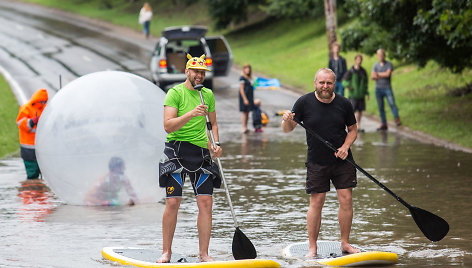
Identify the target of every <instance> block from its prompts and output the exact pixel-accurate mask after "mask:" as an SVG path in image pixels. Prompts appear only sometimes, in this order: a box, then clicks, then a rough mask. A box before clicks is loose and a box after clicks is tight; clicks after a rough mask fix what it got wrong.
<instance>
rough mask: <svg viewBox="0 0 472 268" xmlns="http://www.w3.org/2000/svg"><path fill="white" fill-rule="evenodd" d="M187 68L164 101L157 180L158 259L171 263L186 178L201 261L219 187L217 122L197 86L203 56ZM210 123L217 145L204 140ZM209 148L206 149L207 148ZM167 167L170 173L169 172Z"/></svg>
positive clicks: (208, 95) (208, 94)
mask: <svg viewBox="0 0 472 268" xmlns="http://www.w3.org/2000/svg"><path fill="white" fill-rule="evenodd" d="M187 58H188V59H189V60H188V61H187V65H186V68H185V74H186V75H187V80H185V82H184V83H182V84H179V85H177V86H175V87H173V88H171V89H170V90H169V91H168V92H167V95H166V98H165V100H164V129H165V131H166V132H167V133H168V135H167V142H166V149H165V151H164V155H163V159H161V163H160V165H159V167H160V172H159V173H160V177H159V184H160V186H161V187H165V188H166V197H167V198H166V208H165V211H164V215H163V218H162V238H163V251H162V256H161V257H160V258H159V259H158V260H157V262H160V263H162V262H169V261H170V258H171V255H172V249H171V248H172V240H173V237H174V231H175V227H176V224H177V212H178V210H179V207H180V203H181V200H182V187H183V184H184V182H185V179H186V178H187V177H189V178H190V182H191V184H192V187H193V190H194V193H195V196H196V199H197V206H198V220H197V229H198V237H199V251H200V252H199V259H200V261H201V262H208V261H213V259H212V258H211V257H210V256H209V255H208V246H209V244H210V234H211V224H212V205H213V198H212V194H213V188H214V187H219V185H220V184H221V181H218V178H219V171H218V169H217V168H216V169H215V168H214V167H215V165H214V163H213V162H212V160H211V157H210V150H211V151H212V153H213V155H214V156H215V157H220V156H221V154H222V152H223V151H222V149H221V147H220V146H219V142H218V141H219V137H218V124H217V122H216V111H215V96H214V95H213V92H212V91H211V90H210V89H207V88H202V90H201V93H202V95H203V99H204V100H205V104H206V105H203V104H202V103H201V99H200V95H199V92H198V91H197V90H196V89H194V87H195V86H196V85H199V84H203V81H204V80H205V71H209V70H208V68H207V66H206V64H205V55H202V56H201V57H199V58H198V57H191V56H190V55H187ZM206 115H208V116H209V118H210V122H211V125H212V132H213V136H214V137H215V141H216V144H217V146H216V148H213V146H212V145H211V143H210V141H209V140H208V138H207V133H206V118H205V116H206ZM209 149H210V150H209ZM169 170H170V172H169Z"/></svg>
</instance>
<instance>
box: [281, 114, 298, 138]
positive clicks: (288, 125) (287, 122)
mask: <svg viewBox="0 0 472 268" xmlns="http://www.w3.org/2000/svg"><path fill="white" fill-rule="evenodd" d="M294 115H295V114H294V113H292V112H290V111H287V112H285V113H284V115H283V116H282V130H283V132H285V133H288V132H291V131H292V130H294V129H295V127H296V126H297V122H295V121H293V116H294Z"/></svg>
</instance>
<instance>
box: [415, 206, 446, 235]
mask: <svg viewBox="0 0 472 268" xmlns="http://www.w3.org/2000/svg"><path fill="white" fill-rule="evenodd" d="M409 210H410V213H411V216H413V219H414V220H415V222H416V225H418V227H419V228H420V230H421V232H423V234H424V235H425V236H426V237H427V238H428V239H429V240H431V241H433V242H437V241H439V240H441V239H443V238H444V237H445V236H446V234H447V232H449V224H448V223H447V222H446V221H445V220H444V219H443V218H441V217H439V216H437V215H434V214H433V213H431V212H429V211H426V210H424V209H421V208H417V207H413V206H411V207H409Z"/></svg>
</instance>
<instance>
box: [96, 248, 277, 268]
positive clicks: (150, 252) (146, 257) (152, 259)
mask: <svg viewBox="0 0 472 268" xmlns="http://www.w3.org/2000/svg"><path fill="white" fill-rule="evenodd" d="M102 256H103V257H104V258H105V259H108V260H110V261H114V262H118V263H121V264H124V265H132V266H137V267H166V268H170V267H225V268H226V267H234V268H236V267H280V264H279V263H277V262H275V261H273V260H266V259H254V260H231V261H215V262H198V259H197V258H193V257H185V256H180V255H178V254H172V258H171V261H170V263H156V260H157V259H158V258H159V257H160V256H161V252H160V251H158V250H157V249H144V248H133V247H105V248H103V249H102Z"/></svg>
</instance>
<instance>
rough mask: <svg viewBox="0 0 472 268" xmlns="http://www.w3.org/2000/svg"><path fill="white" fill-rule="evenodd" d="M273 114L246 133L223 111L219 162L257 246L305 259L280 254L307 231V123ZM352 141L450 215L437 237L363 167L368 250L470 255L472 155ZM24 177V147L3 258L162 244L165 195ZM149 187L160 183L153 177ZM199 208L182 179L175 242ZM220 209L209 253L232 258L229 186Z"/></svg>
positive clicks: (360, 190)
mask: <svg viewBox="0 0 472 268" xmlns="http://www.w3.org/2000/svg"><path fill="white" fill-rule="evenodd" d="M217 109H218V106H217ZM277 119H278V118H277ZM222 121H225V122H226V121H227V118H222ZM277 121H278V120H276V118H275V117H274V118H273V120H272V122H271V123H270V126H269V127H267V128H265V129H264V132H263V133H251V134H248V135H242V134H239V125H238V124H237V122H234V124H227V123H220V124H221V126H220V128H221V129H222V131H221V140H222V143H223V148H224V151H225V153H224V157H223V158H222V164H223V167H224V169H225V174H226V176H227V180H228V184H229V186H230V191H231V196H232V201H233V205H234V207H235V212H236V216H237V218H238V221H239V222H240V225H241V230H243V232H244V233H245V234H246V235H247V236H248V237H249V238H250V239H251V241H252V242H253V243H254V245H255V247H256V249H257V251H258V255H259V257H260V258H269V259H273V260H276V261H278V262H279V263H281V264H282V266H283V267H300V265H301V264H300V263H297V262H294V261H292V260H287V259H284V258H283V257H282V255H281V251H282V249H283V248H284V247H285V246H286V245H288V244H289V243H293V242H300V241H304V240H306V239H307V236H306V230H305V216H306V210H307V203H308V196H307V195H306V194H305V193H304V178H305V168H304V162H305V146H306V145H305V143H304V133H303V131H301V129H300V128H299V129H297V130H296V131H295V132H294V133H291V134H289V135H287V134H283V133H281V131H280V129H279V128H278V122H277ZM226 124H227V125H226ZM353 153H354V156H355V158H356V160H357V163H358V164H359V165H360V166H362V167H363V168H364V169H366V170H367V171H368V172H369V173H371V174H372V175H373V176H374V177H376V178H377V179H379V180H380V181H381V182H382V183H384V184H385V185H387V187H389V188H390V189H391V190H392V191H394V192H395V193H396V194H398V195H400V196H401V197H402V198H403V199H405V200H406V201H407V202H409V203H410V204H412V205H414V206H417V207H421V208H423V209H426V210H428V211H431V212H433V213H435V214H438V215H440V216H442V217H444V218H445V219H446V220H447V221H448V222H449V224H450V227H451V230H450V232H449V234H448V235H447V236H446V237H445V238H444V239H443V240H442V241H440V242H438V243H431V242H429V241H428V240H427V239H426V238H425V237H424V236H423V235H422V233H421V232H420V230H419V229H418V228H417V226H416V224H415V223H414V221H413V219H412V218H411V216H410V214H409V212H408V210H407V209H406V208H405V207H403V206H402V205H401V204H400V203H399V202H397V201H396V200H394V199H393V198H392V197H391V196H390V195H388V194H387V193H386V192H385V191H384V190H382V189H381V188H380V187H378V186H377V185H375V184H374V183H373V182H371V181H370V180H369V179H368V178H366V177H365V176H363V175H361V174H359V173H358V176H359V184H358V187H357V188H356V189H355V190H354V207H355V215H354V222H353V227H352V234H351V237H352V242H353V243H354V244H356V245H359V246H360V247H362V248H364V249H366V250H383V251H391V252H395V253H397V254H398V255H399V266H406V267H430V266H437V267H450V266H451V267H452V266H456V265H460V266H465V267H468V266H470V265H472V249H471V246H470V245H471V236H470V234H469V226H470V223H469V222H470V220H472V215H471V210H470V196H471V193H472V186H471V183H470V182H471V178H470V175H469V174H472V167H471V166H470V163H471V160H472V155H470V154H467V153H462V152H456V151H450V150H447V149H444V148H441V147H436V146H431V145H428V144H422V143H418V142H416V141H413V140H410V139H406V138H403V137H402V136H400V135H398V134H396V133H388V134H387V135H382V134H380V133H376V132H367V133H364V134H363V135H362V136H360V137H359V138H358V140H357V141H356V143H355V145H354V146H353ZM24 177H25V174H24V168H23V165H22V163H21V161H20V159H5V160H2V161H1V167H0V178H1V180H2V184H1V186H0V195H1V197H2V200H3V201H2V203H1V205H0V206H1V209H0V211H1V212H0V213H1V216H0V224H1V226H2V229H1V230H0V237H1V239H2V244H3V245H4V248H3V250H2V251H0V266H2V265H3V266H6V267H114V266H113V264H111V263H109V262H107V261H104V260H102V258H101V255H100V249H101V248H102V247H105V246H134V247H146V248H154V249H160V245H161V215H162V213H163V208H164V205H163V202H160V203H157V204H140V205H137V206H134V207H104V208H95V207H82V206H70V205H65V204H62V203H61V202H60V200H57V199H56V198H55V197H54V196H53V194H51V193H50V194H43V195H42V196H41V198H38V197H36V198H34V195H27V194H23V195H22V196H18V194H19V191H18V188H19V187H20V186H21V181H22V179H23V178H24ZM154 187H156V191H158V189H157V182H156V185H155V186H154ZM32 196H33V197H32ZM337 204H338V203H337V199H336V194H335V192H334V191H331V192H330V193H329V194H328V195H327V200H326V204H325V208H324V210H323V222H322V228H321V233H320V239H323V240H338V239H339V228H338V224H337V206H338V205H337ZM196 210H197V208H196V204H195V201H194V197H193V193H192V192H191V188H190V187H186V189H185V193H184V199H183V202H182V207H181V210H180V214H179V222H178V224H177V231H176V237H175V241H174V248H173V249H174V252H179V253H181V254H186V255H189V256H195V254H197V252H198V245H197V234H196V224H195V223H196ZM213 215H214V224H213V234H212V240H211V244H210V253H211V255H212V256H214V257H215V258H216V259H218V260H224V259H232V257H231V242H232V235H233V232H234V227H233V220H232V218H231V214H230V211H229V206H228V204H227V201H226V199H225V194H224V191H223V189H219V190H217V191H216V193H215V204H214V212H213Z"/></svg>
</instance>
